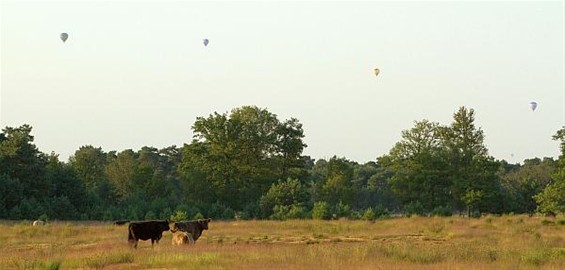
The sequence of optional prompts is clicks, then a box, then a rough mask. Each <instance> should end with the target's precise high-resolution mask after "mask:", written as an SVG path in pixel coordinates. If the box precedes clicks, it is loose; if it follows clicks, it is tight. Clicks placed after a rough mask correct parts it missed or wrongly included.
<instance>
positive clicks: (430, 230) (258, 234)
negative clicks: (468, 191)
mask: <svg viewBox="0 0 565 270" xmlns="http://www.w3.org/2000/svg"><path fill="white" fill-rule="evenodd" d="M0 269H565V217H563V216H560V217H557V218H554V219H552V218H544V217H528V216H502V217H483V218H481V219H465V218H460V217H449V218H431V217H430V218H427V217H412V218H396V219H386V220H379V221H376V222H366V221H348V220H337V221H317V220H293V221H215V220H212V222H211V223H210V230H208V231H205V232H204V234H203V235H202V237H201V238H200V239H199V240H198V242H197V243H196V245H185V246H173V245H172V244H171V233H170V232H165V233H164V235H163V239H161V242H160V244H158V245H155V246H154V247H153V248H152V247H151V242H150V241H142V242H140V244H139V248H138V249H133V248H131V247H130V246H129V245H128V244H127V226H115V225H111V224H107V223H94V222H93V223H88V222H51V223H48V224H47V225H46V226H42V227H32V226H31V222H9V221H4V222H0Z"/></svg>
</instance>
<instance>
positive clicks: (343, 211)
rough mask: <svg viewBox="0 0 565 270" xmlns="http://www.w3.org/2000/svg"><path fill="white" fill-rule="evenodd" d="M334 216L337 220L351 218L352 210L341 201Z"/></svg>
mask: <svg viewBox="0 0 565 270" xmlns="http://www.w3.org/2000/svg"><path fill="white" fill-rule="evenodd" d="M333 214H334V217H336V218H341V217H349V216H350V215H351V208H350V207H349V205H347V204H345V203H343V202H341V201H340V202H339V203H338V204H336V205H335V207H334V213H333Z"/></svg>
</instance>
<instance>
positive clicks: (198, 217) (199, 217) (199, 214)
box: [193, 212, 204, 219]
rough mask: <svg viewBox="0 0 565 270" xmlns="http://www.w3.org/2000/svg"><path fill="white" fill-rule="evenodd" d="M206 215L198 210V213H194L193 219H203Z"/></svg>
mask: <svg viewBox="0 0 565 270" xmlns="http://www.w3.org/2000/svg"><path fill="white" fill-rule="evenodd" d="M203 218H204V215H202V213H200V212H198V213H196V215H194V217H193V219H203Z"/></svg>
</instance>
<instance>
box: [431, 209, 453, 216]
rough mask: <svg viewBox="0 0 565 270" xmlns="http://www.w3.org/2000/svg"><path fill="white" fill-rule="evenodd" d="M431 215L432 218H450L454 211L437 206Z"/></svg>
mask: <svg viewBox="0 0 565 270" xmlns="http://www.w3.org/2000/svg"><path fill="white" fill-rule="evenodd" d="M431 214H432V216H439V217H450V216H452V215H453V209H451V207H449V206H437V207H436V208H434V210H432V213H431Z"/></svg>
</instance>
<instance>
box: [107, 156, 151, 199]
mask: <svg viewBox="0 0 565 270" xmlns="http://www.w3.org/2000/svg"><path fill="white" fill-rule="evenodd" d="M106 173H107V175H108V180H109V181H110V183H111V185H112V187H113V190H114V193H115V194H116V196H117V199H118V201H125V200H127V199H128V198H130V197H131V196H133V194H134V193H135V192H136V191H138V190H140V188H139V187H140V186H141V185H142V184H141V182H142V181H143V180H141V178H142V176H140V174H144V172H143V171H141V170H139V166H138V161H137V157H136V154H135V152H133V150H131V149H128V150H124V151H122V152H120V153H118V154H117V155H116V157H115V158H112V159H111V161H110V162H109V163H108V165H107V167H106Z"/></svg>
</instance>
